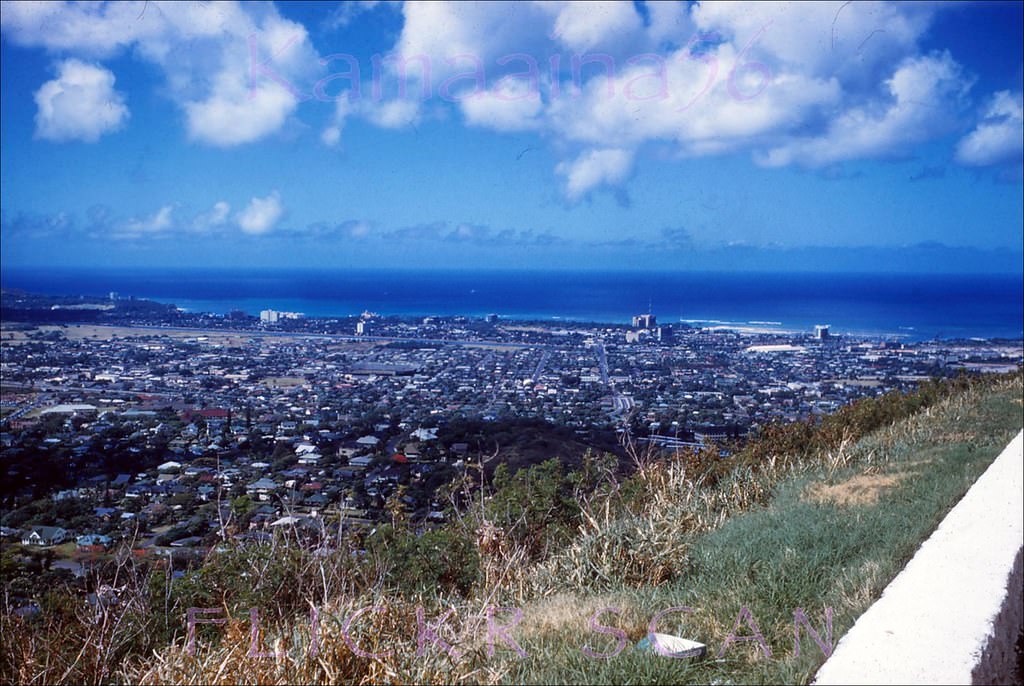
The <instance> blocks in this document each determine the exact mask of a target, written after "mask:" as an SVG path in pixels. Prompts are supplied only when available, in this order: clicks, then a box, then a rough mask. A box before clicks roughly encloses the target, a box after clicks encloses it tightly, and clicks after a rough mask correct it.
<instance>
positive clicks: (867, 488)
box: [805, 473, 907, 506]
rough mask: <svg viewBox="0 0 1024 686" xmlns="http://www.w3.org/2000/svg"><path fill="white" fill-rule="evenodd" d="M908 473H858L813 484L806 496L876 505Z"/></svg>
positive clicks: (842, 504) (835, 501) (828, 501)
mask: <svg viewBox="0 0 1024 686" xmlns="http://www.w3.org/2000/svg"><path fill="white" fill-rule="evenodd" d="M906 476H907V474H905V473H897V474H858V475H857V476H854V477H851V478H849V479H847V480H846V481H843V482H840V483H838V484H834V485H831V486H829V485H826V484H812V485H811V486H810V487H809V488H808V489H807V491H806V493H805V498H806V499H807V500H810V501H812V502H816V503H833V504H835V505H841V506H850V505H874V504H875V503H877V502H878V501H879V499H880V498H881V497H882V494H883V493H884V492H885V491H887V490H889V489H890V488H893V487H894V486H897V485H898V484H899V483H900V481H902V480H903V479H904V478H905V477H906Z"/></svg>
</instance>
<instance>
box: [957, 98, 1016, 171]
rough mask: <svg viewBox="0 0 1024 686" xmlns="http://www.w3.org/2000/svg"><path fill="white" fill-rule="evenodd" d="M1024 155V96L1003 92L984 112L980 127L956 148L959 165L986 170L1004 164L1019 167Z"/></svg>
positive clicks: (993, 99)
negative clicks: (1007, 163) (1013, 163)
mask: <svg viewBox="0 0 1024 686" xmlns="http://www.w3.org/2000/svg"><path fill="white" fill-rule="evenodd" d="M1022 155H1024V95H1022V94H1021V93H1010V92H1009V91H1000V92H998V93H996V94H995V95H994V96H993V97H992V100H991V101H990V102H989V103H988V107H987V108H986V109H985V116H984V118H983V119H982V120H981V122H980V123H979V124H978V126H977V127H976V128H975V129H974V130H973V131H971V132H970V133H969V134H967V136H965V137H964V138H963V139H962V140H961V141H960V143H959V144H958V145H957V146H956V159H957V161H958V162H960V164H964V165H968V166H972V167H984V166H988V165H992V164H999V163H1002V162H1016V163H1017V164H1020V162H1021V156H1022Z"/></svg>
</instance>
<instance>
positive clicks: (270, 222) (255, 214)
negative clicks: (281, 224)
mask: <svg viewBox="0 0 1024 686" xmlns="http://www.w3.org/2000/svg"><path fill="white" fill-rule="evenodd" d="M283 215H284V205H282V204H281V196H280V194H279V193H278V192H277V191H274V192H273V193H271V194H270V195H268V196H267V197H265V198H253V199H252V200H250V201H249V204H248V205H246V206H245V208H244V209H243V210H242V211H241V212H239V213H238V216H237V217H236V221H237V222H238V228H240V229H241V230H242V231H244V232H245V233H248V234H252V235H254V236H258V235H261V234H265V233H267V232H268V231H270V230H272V229H273V228H274V226H275V225H276V224H277V222H278V221H279V220H280V219H281V217H282V216H283Z"/></svg>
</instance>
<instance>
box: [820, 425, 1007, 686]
mask: <svg viewBox="0 0 1024 686" xmlns="http://www.w3.org/2000/svg"><path fill="white" fill-rule="evenodd" d="M1022 547H1024V431H1022V432H1021V433H1018V434H1017V436H1016V438H1014V439H1013V440H1012V441H1011V442H1010V444H1009V445H1008V446H1007V447H1006V449H1005V450H1003V452H1002V453H1001V454H1000V455H999V457H997V458H996V460H995V462H993V463H992V464H991V465H990V466H989V468H988V469H987V470H985V473H984V474H982V475H981V477H980V478H979V479H978V481H977V482H976V483H975V484H974V485H973V486H972V487H971V488H970V490H969V491H968V492H967V494H966V495H965V496H964V497H963V499H961V500H960V502H959V503H957V504H956V506H955V507H954V508H953V509H952V510H951V511H950V512H949V514H948V515H947V516H946V518H945V519H944V520H942V523H941V524H939V527H938V528H937V529H936V530H935V532H934V533H932V535H931V536H930V537H929V538H928V540H927V541H925V542H924V544H923V545H922V546H921V548H920V549H919V550H918V551H917V553H916V554H915V555H914V557H913V559H911V560H910V562H909V563H908V564H907V566H906V567H905V568H904V569H903V571H902V572H900V573H899V574H898V575H897V576H896V578H895V579H893V580H892V583H890V584H889V585H888V586H887V587H886V589H885V591H884V592H883V594H882V597H881V598H879V600H878V601H877V602H876V603H875V604H874V605H872V606H871V607H870V608H869V609H868V611H867V612H865V613H864V614H863V615H861V617H860V618H859V619H858V620H857V621H856V623H855V624H854V625H853V628H852V629H850V631H849V632H848V633H847V634H846V635H845V636H844V637H843V638H842V640H840V641H839V645H838V646H836V649H835V651H834V652H833V653H832V656H831V657H830V658H829V659H828V660H827V661H826V662H825V664H824V665H822V667H821V669H820V670H818V674H817V676H816V677H815V679H814V683H816V684H970V683H999V682H1003V683H1006V682H1008V681H1011V680H1012V679H1013V671H1012V670H1013V668H1014V665H1015V664H1016V656H1015V654H1014V645H1015V643H1016V640H1017V632H1018V630H1019V626H1020V622H1021V602H1022V588H1021V561H1020V560H1021V549H1022ZM1007 669H1009V670H1010V671H1009V672H1007V671H1006V670H1007Z"/></svg>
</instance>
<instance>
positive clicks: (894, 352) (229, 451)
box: [0, 292, 1022, 575]
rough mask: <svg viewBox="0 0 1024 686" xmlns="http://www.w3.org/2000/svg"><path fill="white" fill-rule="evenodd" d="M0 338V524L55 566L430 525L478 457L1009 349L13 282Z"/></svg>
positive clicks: (825, 407)
mask: <svg viewBox="0 0 1024 686" xmlns="http://www.w3.org/2000/svg"><path fill="white" fill-rule="evenodd" d="M2 343H3V345H2V366H0V371H2V375H3V399H2V412H3V420H2V421H3V423H2V433H0V445H2V452H0V459H2V461H3V463H4V473H5V475H6V478H5V481H4V484H3V494H2V497H3V505H4V507H3V509H4V519H3V529H2V534H3V538H4V540H5V541H17V542H20V543H22V544H23V545H24V546H25V547H26V548H28V549H38V550H46V551H50V552H49V553H48V557H47V564H48V565H50V567H51V568H52V569H56V570H61V569H63V570H66V573H68V574H72V575H83V574H85V573H86V571H87V569H88V565H89V562H90V560H92V559H97V558H102V556H103V555H104V554H105V552H106V551H108V550H110V549H111V548H112V546H114V545H115V544H117V543H118V542H120V541H125V542H128V543H130V545H131V546H133V548H134V549H135V550H136V552H137V554H139V555H178V556H179V558H182V557H186V558H187V556H188V554H190V553H191V554H200V553H201V552H202V551H203V550H206V549H208V548H209V547H211V546H214V545H216V544H217V543H218V542H219V541H222V540H224V539H225V538H228V537H231V538H234V539H236V540H240V541H245V540H259V539H261V538H266V537H269V536H272V535H273V532H274V530H275V528H276V527H281V526H288V527H290V528H292V529H294V530H298V531H305V532H307V533H308V535H309V536H310V537H312V538H315V539H318V540H319V539H322V538H323V537H324V536H325V532H326V531H327V530H328V528H329V529H330V530H340V529H345V528H349V527H370V526H373V524H374V522H379V521H386V520H388V519H389V518H390V517H392V516H394V513H395V512H396V511H400V512H402V513H403V515H402V516H404V517H407V518H409V520H410V521H412V522H416V523H417V524H416V525H417V526H419V527H423V528H429V527H432V526H437V525H439V524H440V523H442V522H444V521H445V519H446V518H447V517H448V516H450V505H451V504H452V502H453V498H454V492H453V487H452V484H456V483H459V482H460V479H461V480H462V481H463V482H464V481H465V477H466V475H467V474H468V475H470V476H471V477H474V478H478V477H476V475H479V474H481V473H486V474H490V473H492V472H493V468H494V466H495V465H496V464H500V463H505V464H508V465H509V466H510V467H512V468H513V469H514V468H518V467H521V466H524V465H529V464H537V463H539V462H542V461H544V460H547V459H550V458H558V459H560V460H563V461H566V462H567V463H577V464H578V463H579V461H580V460H581V459H584V456H585V455H590V454H612V455H616V456H617V457H618V458H619V460H620V461H621V462H622V463H623V464H625V463H626V462H627V461H628V453H630V452H631V451H633V452H635V451H636V450H641V449H643V450H647V451H649V452H651V451H654V452H656V451H676V450H685V449H689V448H699V447H701V446H706V445H710V444H712V443H714V444H716V445H719V446H721V448H722V450H725V451H727V450H729V449H730V447H731V446H735V445H737V444H738V443H739V442H742V441H743V439H744V438H745V437H747V436H748V435H751V434H754V433H756V432H757V430H758V428H759V427H762V426H764V425H766V424H768V423H771V422H793V421H807V420H812V421H813V418H814V417H815V416H818V415H822V414H826V413H829V412H831V411H833V410H835V409H836V408H838V407H839V406H841V405H843V404H845V403H849V402H851V401H853V400H855V399H857V398H860V397H865V396H873V395H878V394H882V393H885V392H888V391H891V390H894V389H908V388H911V387H913V385H914V384H915V383H916V382H918V381H920V380H922V379H926V378H931V377H934V376H951V375H955V374H958V373H961V372H962V371H965V370H966V371H970V372H1004V371H1012V370H1014V369H1017V368H1018V366H1019V365H1020V364H1021V362H1022V353H1021V345H1020V342H1019V341H981V340H967V341H932V342H916V343H912V342H900V341H899V340H892V339H889V340H883V339H869V338H857V337H852V336H849V335H844V334H842V333H841V332H833V331H831V330H830V329H829V328H828V327H827V326H824V325H822V326H819V327H816V328H815V329H814V330H813V331H807V332H788V333H782V332H773V331H766V330H764V328H763V327H762V328H758V327H756V326H750V327H738V328H727V327H723V326H711V327H696V326H688V325H685V324H678V323H676V324H673V325H671V326H670V325H666V324H664V323H659V322H658V319H657V316H656V314H654V313H645V314H640V315H637V316H635V317H633V319H632V321H631V322H624V323H622V324H615V325H612V324H587V323H570V322H564V321H561V322H547V323H545V322H514V321H506V320H504V319H502V318H500V317H498V316H497V315H489V316H486V317H482V318H469V317H420V318H410V317H393V316H381V315H378V314H375V313H371V312H365V313H364V314H363V315H362V316H359V317H348V318H336V319H322V318H312V317H310V318H306V317H303V316H302V315H301V314H299V313H286V312H276V311H274V310H265V311H263V312H261V313H260V315H259V316H258V317H257V316H255V315H249V314H246V313H242V312H232V313H229V314H227V315H224V316H220V315H210V314H189V313H185V312H183V311H181V310H178V309H177V308H174V307H173V306H165V305H159V304H157V303H152V302H149V301H143V300H138V301H137V300H134V299H130V298H120V297H119V296H118V295H117V294H111V295H110V297H109V298H107V299H105V300H104V299H97V298H92V299H84V298H83V299H81V302H74V301H72V300H69V299H53V298H45V297H41V296H28V295H27V294H17V293H11V292H7V293H5V294H4V324H3V333H2ZM485 467H486V469H485ZM488 470H489V471H488Z"/></svg>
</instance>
